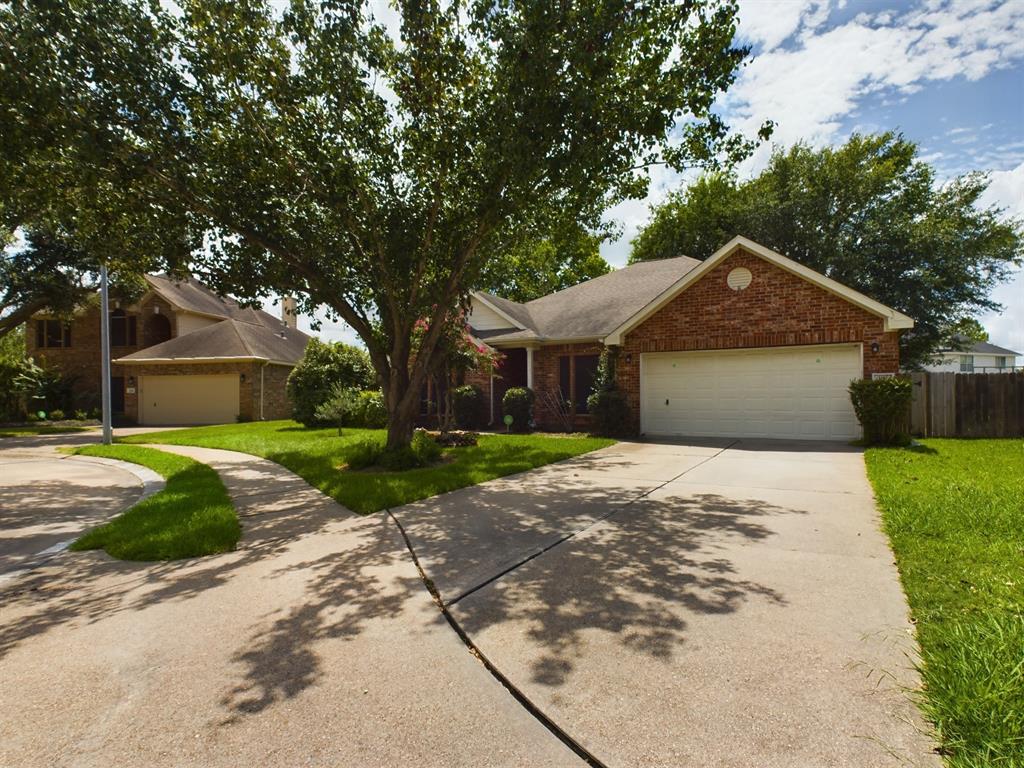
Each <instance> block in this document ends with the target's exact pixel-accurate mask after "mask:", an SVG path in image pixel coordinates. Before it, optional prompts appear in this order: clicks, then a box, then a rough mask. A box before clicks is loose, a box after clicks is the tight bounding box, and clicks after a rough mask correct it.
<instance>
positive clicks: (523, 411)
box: [501, 387, 534, 432]
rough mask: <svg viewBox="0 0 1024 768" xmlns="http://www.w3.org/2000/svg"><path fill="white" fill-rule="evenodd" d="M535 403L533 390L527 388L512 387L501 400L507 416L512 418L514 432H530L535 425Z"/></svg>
mask: <svg viewBox="0 0 1024 768" xmlns="http://www.w3.org/2000/svg"><path fill="white" fill-rule="evenodd" d="M533 401H534V394H533V390H532V389H528V388H527V387H512V388H511V389H509V390H507V391H506V392H505V396H504V397H502V398H501V409H502V410H503V411H504V412H505V415H506V416H511V417H512V427H511V429H512V431H513V432H528V431H529V430H530V427H531V425H532V423H533Z"/></svg>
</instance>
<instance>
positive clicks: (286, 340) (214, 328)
mask: <svg viewBox="0 0 1024 768" xmlns="http://www.w3.org/2000/svg"><path fill="white" fill-rule="evenodd" d="M308 343H309V336H307V335H306V334H304V333H303V332H302V331H297V330H294V329H291V328H285V327H283V326H282V325H281V324H280V323H278V327H277V328H276V329H274V330H272V329H270V328H268V327H266V326H265V325H261V324H256V323H244V322H240V321H238V320H231V319H228V320H222V321H221V322H219V323H214V324H212V325H207V326H205V327H203V328H199V329H197V330H195V331H192V332H191V333H186V334H184V335H182V336H176V337H175V338H173V339H169V340H167V341H164V342H161V343H160V344H154V345H153V346H152V347H147V348H146V349H140V350H139V351H138V352H133V353H132V354H130V355H125V356H124V357H122V358H119V359H118V360H116V361H115V362H117V363H134V364H139V363H171V362H181V363H188V362H215V361H220V362H223V361H228V360H264V361H267V362H272V363H284V364H287V365H295V364H296V363H298V362H299V360H300V359H301V358H302V354H303V352H305V350H306V344H308Z"/></svg>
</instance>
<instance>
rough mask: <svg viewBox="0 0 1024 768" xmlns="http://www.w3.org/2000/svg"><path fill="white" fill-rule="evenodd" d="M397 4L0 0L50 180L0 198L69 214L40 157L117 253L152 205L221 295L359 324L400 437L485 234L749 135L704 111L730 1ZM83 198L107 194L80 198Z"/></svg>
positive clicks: (553, 218) (497, 238)
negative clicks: (279, 297)
mask: <svg viewBox="0 0 1024 768" xmlns="http://www.w3.org/2000/svg"><path fill="white" fill-rule="evenodd" d="M391 10H392V12H393V15H394V16H395V17H396V18H397V23H396V24H395V25H394V26H393V27H392V28H391V29H390V30H389V29H388V28H386V27H385V26H383V25H381V24H380V23H378V22H377V21H376V20H375V19H374V17H373V15H372V14H371V12H370V10H369V8H368V6H367V4H366V3H365V2H363V1H362V0H349V1H344V0H325V1H323V2H321V1H320V0H317V1H316V2H313V1H312V0H292V2H289V3H286V4H284V6H283V8H282V7H281V6H280V5H277V4H271V3H269V2H260V1H259V0H186V1H185V2H180V3H178V4H176V5H174V4H166V5H165V4H161V3H158V2H156V1H155V0H153V2H144V0H91V1H90V2H87V1H86V0H69V1H68V2H63V3H51V2H42V1H41V0H40V1H39V2H27V1H22V2H10V3H7V4H6V5H5V6H4V8H3V10H2V12H0V31H2V44H3V46H4V50H3V51H2V52H0V57H2V59H3V60H5V61H7V62H15V61H16V62H18V63H19V66H18V67H16V68H14V69H10V68H8V69H6V70H5V71H4V72H3V74H2V77H3V79H4V82H3V87H4V93H3V95H2V98H3V99H4V101H5V102H6V103H4V104H3V105H0V106H2V107H3V111H2V113H0V119H2V120H3V121H4V123H5V125H3V126H0V127H3V128H5V129H7V128H10V131H11V136H13V137H14V139H13V140H16V141H17V142H19V145H20V146H23V147H24V148H25V151H24V152H23V153H22V155H23V156H24V157H25V158H28V160H27V161H26V163H25V164H24V165H27V164H29V163H31V164H33V165H34V167H35V168H36V169H39V170H41V171H42V174H39V173H35V174H33V173H31V172H30V171H26V170H25V169H24V168H17V169H14V171H15V172H16V178H17V179H18V183H17V184H16V185H7V187H11V186H14V187H15V188H14V189H13V190H12V191H11V195H12V196H13V197H14V198H15V199H16V201H17V206H15V207H16V208H17V210H19V211H22V212H24V213H25V215H30V214H31V213H32V211H33V210H35V209H42V208H46V209H48V210H49V209H56V211H57V212H56V213H52V212H51V215H54V216H62V217H66V216H67V215H68V210H69V207H70V206H68V205H66V204H65V203H64V202H63V201H62V200H60V199H59V196H58V200H57V201H56V202H54V201H53V199H52V198H53V195H52V190H50V189H48V188H47V185H46V184H41V183H40V177H41V176H44V175H45V172H46V167H47V165H48V164H50V163H52V164H54V166H55V167H56V168H57V169H58V170H59V173H60V175H61V178H62V179H64V180H65V181H66V182H67V184H68V185H69V187H70V188H73V189H76V190H84V193H83V194H79V195H76V202H77V203H78V204H79V205H86V206H87V207H89V208H90V210H92V209H95V210H97V211H99V214H96V215H93V214H92V213H90V214H88V216H89V218H90V219H93V218H95V219H97V220H100V219H104V218H110V219H113V220H115V221H116V222H117V223H118V225H119V226H120V225H124V227H123V229H119V230H118V231H119V232H121V231H124V232H126V233H127V235H126V240H127V239H130V235H131V221H132V217H133V216H134V215H140V214H142V213H143V212H151V211H156V212H157V213H156V214H153V213H150V214H149V215H150V217H151V218H159V217H160V216H164V215H166V216H169V217H170V218H171V220H172V223H173V225H174V226H171V227H170V229H171V231H173V232H175V233H176V235H175V238H174V239H175V240H176V241H177V242H181V243H185V244H188V245H189V246H190V247H195V245H196V244H197V243H196V238H197V237H200V236H201V238H202V246H203V247H202V248H198V249H196V252H195V259H194V262H193V267H194V268H195V269H196V270H198V271H199V272H200V273H202V274H204V275H205V276H206V277H207V279H209V280H211V281H212V282H213V283H214V284H215V285H216V286H217V287H218V288H220V289H221V290H222V291H226V292H230V293H232V294H234V295H236V296H239V297H241V298H252V299H256V298H259V297H261V296H264V295H267V294H269V293H271V292H276V293H289V294H295V295H297V296H299V297H300V300H301V301H302V303H303V304H304V308H305V309H311V308H313V307H317V306H320V307H326V308H327V309H328V310H329V311H330V312H331V313H333V314H334V315H335V316H337V317H339V318H341V319H343V320H344V321H345V322H347V323H348V324H349V325H350V326H352V328H353V329H354V330H355V331H356V333H358V334H359V336H360V337H361V338H362V340H363V341H364V342H365V344H366V347H367V350H368V352H369V355H370V358H371V361H372V363H373V365H374V368H375V369H376V371H377V373H378V375H379V376H380V379H381V381H382V385H383V389H384V394H385V399H386V402H387V406H388V411H389V415H390V420H389V435H388V444H389V446H390V447H399V446H401V445H403V444H405V443H407V442H408V440H409V438H410V436H411V430H412V420H413V417H414V415H415V413H416V410H417V408H418V406H419V388H420V386H421V384H422V382H423V380H424V377H425V376H426V374H427V371H428V370H429V367H430V364H431V358H432V357H433V355H434V351H435V348H436V346H437V343H438V340H439V339H440V338H441V336H442V333H443V329H444V328H445V327H446V321H447V320H448V319H454V318H456V317H457V316H458V312H459V304H460V302H461V301H463V300H464V297H465V294H466V292H467V291H468V289H469V288H471V287H473V286H474V285H475V284H476V283H477V282H478V279H479V277H480V273H481V271H482V269H483V267H484V266H485V264H486V263H487V261H488V260H489V259H490V258H493V255H494V253H495V250H496V246H497V245H499V244H500V245H501V247H502V248H511V247H514V246H515V244H517V243H521V242H524V241H528V240H530V239H531V238H533V239H537V238H540V237H543V236H544V233H548V232H552V231H558V230H560V229H561V228H563V227H564V226H566V225H567V223H568V222H576V223H580V224H582V225H584V226H589V227H595V226H596V225H597V223H598V221H599V217H600V215H601V213H602V212H603V211H604V210H605V209H606V208H607V207H608V206H609V205H612V204H614V203H615V202H616V201H618V200H621V199H623V198H624V197H627V196H638V195H642V194H644V192H645V190H646V184H647V169H648V168H649V167H650V166H651V165H652V164H655V163H669V164H672V165H673V166H675V167H683V166H690V165H694V164H715V163H719V162H724V163H729V162H732V161H735V160H736V159H737V158H738V157H741V156H743V155H744V154H745V153H746V152H748V151H749V147H750V144H749V141H747V140H746V139H744V138H742V137H738V136H736V135H733V134H730V132H729V131H728V130H727V128H726V126H725V125H724V124H723V123H722V121H721V120H720V119H719V118H718V117H717V116H716V115H715V114H714V113H713V112H712V105H713V103H714V100H715V98H716V97H717V96H718V95H720V94H721V92H722V91H723V90H725V89H726V88H728V87H729V85H730V84H731V83H732V81H733V79H734V77H735V72H736V69H737V67H738V66H739V65H740V64H741V63H742V61H743V60H744V58H745V56H746V55H747V51H746V50H745V49H744V48H741V47H737V46H735V45H734V44H733V34H734V26H735V19H736V5H735V2H732V1H731V0H683V1H679V0H644V1H642V2H637V1H636V0H585V1H578V2H562V3H535V2H515V1H514V0H511V1H510V0H502V1H501V2H492V1H488V0H477V1H472V2H455V3H444V4H443V3H440V2H430V1H429V0H428V1H426V2H411V1H405V0H400V1H399V2H396V3H395V4H394V5H393V6H392V8H391ZM14 88H16V89H17V93H16V94H15V93H14V91H13V90H11V89H14ZM22 102H28V104H29V105H30V106H28V107H27V108H25V109H22V108H21V107H19V106H18V105H19V104H20V103H22ZM12 105H13V106H12ZM100 184H105V185H107V188H110V189H113V190H114V191H115V193H116V194H115V195H113V196H112V197H111V198H110V199H107V198H106V197H104V196H102V195H95V196H94V198H93V200H92V201H89V200H88V197H89V195H88V194H87V192H88V191H89V190H91V189H93V188H94V185H100ZM8 223H9V224H10V222H8ZM14 223H17V222H14ZM117 244H118V243H117V242H115V243H114V245H112V246H111V247H112V248H116V247H117ZM419 321H423V322H425V323H426V327H427V328H428V329H429V330H428V332H427V333H426V334H425V335H424V337H423V338H422V339H420V341H419V344H418V346H417V347H416V349H415V354H414V351H413V344H412V335H413V330H414V327H415V326H416V324H417V322H419Z"/></svg>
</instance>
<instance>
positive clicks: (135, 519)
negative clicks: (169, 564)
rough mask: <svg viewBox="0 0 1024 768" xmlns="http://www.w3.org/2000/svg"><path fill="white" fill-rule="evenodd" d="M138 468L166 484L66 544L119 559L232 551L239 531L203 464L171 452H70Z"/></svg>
mask: <svg viewBox="0 0 1024 768" xmlns="http://www.w3.org/2000/svg"><path fill="white" fill-rule="evenodd" d="M75 453H77V454H81V455H83V456H100V457H103V458H107V459H120V460H121V461H130V462H132V463H134V464H141V465H142V466H144V467H149V468H150V469H152V470H153V471H155V472H157V473H159V474H161V475H163V476H164V478H165V479H166V480H167V484H166V485H165V487H164V489H163V490H162V491H160V492H158V493H156V494H154V495H152V496H150V497H149V498H148V499H145V500H143V501H141V502H139V503H138V504H136V505H135V506H133V507H132V508H131V509H129V510H127V511H126V512H125V513H124V514H122V515H120V516H118V517H116V518H114V519H113V520H111V521H110V522H109V523H106V524H104V525H101V526H99V527H98V528H94V529H93V530H91V531H89V532H88V533H86V534H85V535H84V536H82V537H81V538H80V539H78V541H76V542H75V543H74V544H72V545H71V549H73V550H85V549H103V550H106V552H107V554H109V555H110V556H111V557H116V558H118V559H121V560H177V559H179V558H184V557H198V556H200V555H212V554H216V553H218V552H228V551H230V550H232V549H234V548H235V544H237V543H238V538H239V536H241V533H242V529H241V526H240V525H239V523H238V516H237V515H236V514H235V508H234V506H233V505H232V503H231V498H230V497H229V496H228V492H227V490H226V489H225V488H224V483H222V482H221V479H220V477H219V476H218V475H217V472H216V471H215V470H213V469H211V468H210V467H208V466H206V465H205V464H200V463H199V462H198V461H193V460H192V459H189V458H186V457H184V456H176V455H174V454H171V453H164V452H163V451H158V450H154V449H152V448H139V447H135V446H128V445H90V446H85V447H82V448H78V449H77V450H75Z"/></svg>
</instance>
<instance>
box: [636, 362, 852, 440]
mask: <svg viewBox="0 0 1024 768" xmlns="http://www.w3.org/2000/svg"><path fill="white" fill-rule="evenodd" d="M860 354H861V353H860V347H859V345H856V344H841V345H829V346H818V347H790V348H786V349H771V350H736V351H730V352H683V353H671V354H646V355H643V356H642V357H641V374H640V398H641V410H640V420H641V429H642V431H643V432H644V433H645V434H649V435H693V436H706V437H774V438H786V439H805V440H850V439H853V438H856V437H859V436H860V427H859V425H858V424H857V418H856V416H855V415H854V412H853V406H852V405H851V404H850V396H849V394H848V393H847V387H848V386H849V384H850V381H851V380H852V379H856V378H860V377H861V375H862V374H861V370H862V366H861V357H860Z"/></svg>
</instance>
